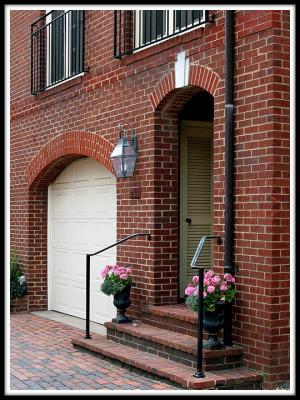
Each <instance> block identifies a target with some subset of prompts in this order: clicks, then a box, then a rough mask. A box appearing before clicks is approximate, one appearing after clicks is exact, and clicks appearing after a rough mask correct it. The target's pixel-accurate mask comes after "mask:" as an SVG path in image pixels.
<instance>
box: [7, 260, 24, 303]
mask: <svg viewBox="0 0 300 400" xmlns="http://www.w3.org/2000/svg"><path fill="white" fill-rule="evenodd" d="M26 294H27V285H26V281H25V277H24V275H23V272H22V269H21V266H20V264H19V261H18V258H17V256H16V255H15V254H14V253H12V254H11V256H10V299H11V300H12V299H15V298H17V297H19V298H21V297H23V296H25V295H26Z"/></svg>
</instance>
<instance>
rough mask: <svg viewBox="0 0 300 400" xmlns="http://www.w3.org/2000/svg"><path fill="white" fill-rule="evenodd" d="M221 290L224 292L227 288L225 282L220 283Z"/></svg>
mask: <svg viewBox="0 0 300 400" xmlns="http://www.w3.org/2000/svg"><path fill="white" fill-rule="evenodd" d="M220 289H221V292H226V290H227V289H228V286H227V284H226V283H222V285H221V286H220Z"/></svg>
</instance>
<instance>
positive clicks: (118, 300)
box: [112, 285, 132, 324]
mask: <svg viewBox="0 0 300 400" xmlns="http://www.w3.org/2000/svg"><path fill="white" fill-rule="evenodd" d="M130 290H131V285H128V286H125V288H124V289H123V290H122V291H121V292H119V293H116V294H115V295H114V301H113V303H114V306H115V307H116V309H117V316H116V318H113V319H112V322H115V323H117V324H124V323H129V322H132V320H131V319H130V318H128V317H127V315H125V311H126V309H127V308H128V307H129V306H130V304H131V300H130Z"/></svg>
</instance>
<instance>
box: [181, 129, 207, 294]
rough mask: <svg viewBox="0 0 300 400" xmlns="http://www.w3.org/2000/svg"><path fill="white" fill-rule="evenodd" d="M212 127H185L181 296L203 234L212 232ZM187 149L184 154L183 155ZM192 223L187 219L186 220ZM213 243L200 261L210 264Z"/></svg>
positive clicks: (191, 270) (205, 250) (204, 250)
mask: <svg viewBox="0 0 300 400" xmlns="http://www.w3.org/2000/svg"><path fill="white" fill-rule="evenodd" d="M209 133H211V128H210V129H209V130H208V129H207V128H205V129H201V127H199V128H198V129H191V128H189V127H184V128H183V129H182V141H181V143H182V166H181V168H182V173H181V180H182V181H183V182H181V185H182V190H181V230H182V232H181V257H180V259H181V269H182V271H181V295H183V293H184V288H185V287H186V285H187V283H188V282H190V281H191V278H192V276H193V275H195V274H196V273H197V270H195V269H192V268H191V266H190V265H191V261H192V258H193V256H194V253H195V250H196V248H197V245H198V243H199V240H200V238H201V236H204V235H209V234H210V233H211V134H209ZM183 152H185V154H183ZM187 218H188V219H190V220H191V222H190V223H188V222H186V219H187ZM211 252H212V249H211V243H210V242H209V241H208V242H206V244H205V247H204V248H203V251H202V253H201V256H200V257H199V259H198V264H199V265H200V264H201V265H204V266H205V267H207V268H209V267H210V266H211V260H212V257H211V255H212V254H211Z"/></svg>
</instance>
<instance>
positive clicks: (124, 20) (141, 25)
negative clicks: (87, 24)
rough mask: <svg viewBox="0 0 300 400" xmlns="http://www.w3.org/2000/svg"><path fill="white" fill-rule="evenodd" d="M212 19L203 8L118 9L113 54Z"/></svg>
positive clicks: (124, 52)
mask: <svg viewBox="0 0 300 400" xmlns="http://www.w3.org/2000/svg"><path fill="white" fill-rule="evenodd" d="M208 22H213V16H209V13H208V11H206V10H134V11H132V10H117V11H115V13H114V57H115V58H121V57H122V56H123V55H125V54H129V53H132V52H133V51H134V50H138V49H142V48H144V47H146V46H149V45H151V44H153V43H157V42H159V41H161V40H164V39H167V38H169V37H172V36H175V35H178V34H180V33H181V32H184V31H187V30H190V29H193V28H195V27H197V26H200V25H204V24H206V23H208Z"/></svg>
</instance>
